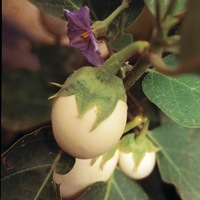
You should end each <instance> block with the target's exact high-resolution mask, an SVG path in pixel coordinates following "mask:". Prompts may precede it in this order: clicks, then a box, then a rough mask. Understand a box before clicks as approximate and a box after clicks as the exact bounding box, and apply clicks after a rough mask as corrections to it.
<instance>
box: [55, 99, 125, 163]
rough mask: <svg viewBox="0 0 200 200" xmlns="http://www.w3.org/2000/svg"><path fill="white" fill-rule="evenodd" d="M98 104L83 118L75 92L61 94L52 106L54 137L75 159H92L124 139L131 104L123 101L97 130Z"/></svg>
mask: <svg viewBox="0 0 200 200" xmlns="http://www.w3.org/2000/svg"><path fill="white" fill-rule="evenodd" d="M97 113H98V111H97V107H96V106H94V107H93V108H91V109H89V110H88V111H87V112H86V113H85V114H84V115H83V116H82V117H79V113H78V108H77V104H76V99H75V95H71V96H67V97H59V98H58V99H57V100H56V102H55V103H54V105H53V109H52V118H51V119H52V127H53V133H54V137H55V139H56V142H57V143H58V145H59V146H60V148H61V149H62V150H63V151H65V152H67V153H69V154H70V155H72V156H74V157H75V158H81V159H88V158H93V157H96V156H99V155H101V154H103V153H105V152H106V151H108V150H109V149H111V148H112V147H113V146H114V145H115V144H116V143H117V142H118V141H119V139H120V138H121V136H122V133H123V130H124V125H125V123H126V116H127V105H126V103H125V102H124V101H121V100H119V101H118V103H117V105H116V107H115V109H114V111H113V112H112V113H111V115H110V116H109V117H108V118H106V119H105V120H104V121H103V122H101V123H100V124H99V126H97V127H96V128H95V129H93V130H91V129H92V126H93V124H94V122H95V120H96V116H97Z"/></svg>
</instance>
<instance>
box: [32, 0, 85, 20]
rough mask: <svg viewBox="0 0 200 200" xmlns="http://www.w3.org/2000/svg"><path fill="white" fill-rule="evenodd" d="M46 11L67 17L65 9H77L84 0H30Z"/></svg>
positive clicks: (62, 17)
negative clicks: (64, 12)
mask: <svg viewBox="0 0 200 200" xmlns="http://www.w3.org/2000/svg"><path fill="white" fill-rule="evenodd" d="M29 1H30V2H32V3H33V4H34V5H35V6H36V7H38V8H39V9H41V10H43V11H44V12H45V13H48V14H51V15H53V16H55V17H57V18H60V19H65V17H64V14H63V9H68V10H76V9H78V8H80V7H81V6H82V5H83V2H84V0H65V1H63V0H56V1H55V0H29Z"/></svg>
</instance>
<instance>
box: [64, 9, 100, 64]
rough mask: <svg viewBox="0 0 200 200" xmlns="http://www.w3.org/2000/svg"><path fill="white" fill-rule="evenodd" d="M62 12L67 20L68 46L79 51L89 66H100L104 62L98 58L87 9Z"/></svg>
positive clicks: (98, 53)
mask: <svg viewBox="0 0 200 200" xmlns="http://www.w3.org/2000/svg"><path fill="white" fill-rule="evenodd" d="M64 12H65V15H66V17H67V20H68V37H69V41H70V42H69V44H70V46H71V47H74V48H75V49H77V50H78V51H80V52H81V53H82V54H83V55H84V56H85V57H86V58H87V60H88V61H89V62H90V63H91V64H93V65H95V66H100V65H102V64H103V62H104V60H103V58H101V56H100V52H99V47H98V45H97V42H96V39H95V36H94V33H93V32H92V30H91V26H90V14H89V8H88V7H87V6H84V7H82V8H80V9H79V10H78V11H72V12H71V11H68V10H64Z"/></svg>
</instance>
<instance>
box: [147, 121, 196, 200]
mask: <svg viewBox="0 0 200 200" xmlns="http://www.w3.org/2000/svg"><path fill="white" fill-rule="evenodd" d="M150 137H151V139H152V140H153V142H154V143H155V144H156V145H157V146H158V147H159V149H160V151H159V152H158V153H157V156H158V157H157V158H158V167H159V169H160V173H161V176H162V179H163V180H164V181H166V182H168V183H172V184H174V185H175V186H176V187H177V189H178V192H179V193H180V196H181V198H182V199H183V200H188V199H192V200H198V199H200V193H199V191H200V184H199V180H200V167H199V166H200V161H199V158H200V145H199V144H200V129H187V128H184V127H181V126H178V125H177V124H174V123H172V122H171V123H167V124H165V125H163V126H160V127H158V128H156V129H154V130H152V131H151V134H150Z"/></svg>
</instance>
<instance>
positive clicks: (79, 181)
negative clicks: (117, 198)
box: [53, 150, 119, 200]
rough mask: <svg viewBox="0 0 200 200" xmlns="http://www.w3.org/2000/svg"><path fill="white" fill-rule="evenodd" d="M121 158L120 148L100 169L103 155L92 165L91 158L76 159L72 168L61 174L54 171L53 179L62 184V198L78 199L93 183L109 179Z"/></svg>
mask: <svg viewBox="0 0 200 200" xmlns="http://www.w3.org/2000/svg"><path fill="white" fill-rule="evenodd" d="M118 158H119V150H117V151H116V152H115V154H114V156H113V157H112V158H111V159H109V160H108V161H107V162H106V163H105V165H104V166H103V170H102V169H100V163H101V161H102V156H100V157H99V158H98V159H97V160H96V162H95V163H94V164H93V165H92V166H91V159H78V158H77V159H76V162H75V165H74V167H73V168H72V170H71V171H70V172H69V173H67V174H65V175H60V174H57V173H55V172H54V174H53V180H54V181H55V182H56V183H57V184H59V185H60V194H61V197H62V199H65V200H66V199H76V198H77V197H78V196H79V195H80V194H81V193H83V192H84V191H85V189H86V188H87V187H88V186H90V185H91V184H93V183H95V182H98V181H107V180H108V179H109V178H110V176H111V175H112V173H113V171H114V169H115V167H116V165H117V163H118Z"/></svg>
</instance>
